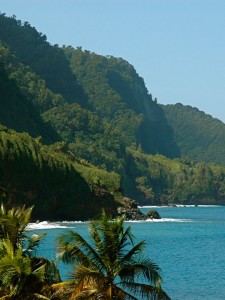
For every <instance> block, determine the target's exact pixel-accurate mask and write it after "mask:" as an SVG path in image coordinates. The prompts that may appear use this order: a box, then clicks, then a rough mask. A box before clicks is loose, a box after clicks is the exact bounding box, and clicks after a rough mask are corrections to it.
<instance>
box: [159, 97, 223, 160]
mask: <svg viewBox="0 0 225 300" xmlns="http://www.w3.org/2000/svg"><path fill="white" fill-rule="evenodd" d="M162 108H163V110H164V112H165V116H166V118H167V120H168V123H169V124H170V125H171V127H172V128H173V131H174V139H175V141H176V143H177V145H178V147H179V150H180V153H181V156H183V157H186V158H188V159H190V160H194V161H205V162H215V163H218V164H223V165H224V164H225V124H224V123H223V122H221V121H220V120H218V119H215V118H213V117H212V116H210V115H207V114H205V113H204V112H203V111H200V110H199V109H197V108H194V107H191V106H184V105H182V104H180V103H178V104H176V105H165V106H162Z"/></svg>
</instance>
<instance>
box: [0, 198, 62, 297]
mask: <svg viewBox="0 0 225 300" xmlns="http://www.w3.org/2000/svg"><path fill="white" fill-rule="evenodd" d="M32 210H33V207H30V208H27V209H26V208H25V206H22V207H18V208H14V207H13V208H11V209H6V208H5V206H4V205H3V204H2V205H1V207H0V286H1V288H0V295H1V296H2V298H0V300H1V299H49V298H48V297H45V296H44V295H43V293H42V290H43V289H44V287H48V286H49V285H51V284H52V283H55V282H59V281H60V280H61V279H60V276H59V271H58V269H57V267H56V264H55V262H54V261H50V260H47V259H46V258H43V257H35V256H34V254H35V251H36V249H37V247H38V246H39V243H40V240H41V238H42V237H43V236H44V235H45V233H44V234H41V235H36V234H33V235H32V236H30V235H27V232H26V227H27V225H28V224H29V222H30V221H31V213H32ZM46 290H48V288H46Z"/></svg>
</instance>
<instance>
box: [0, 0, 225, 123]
mask: <svg viewBox="0 0 225 300" xmlns="http://www.w3.org/2000/svg"><path fill="white" fill-rule="evenodd" d="M0 10H1V12H2V13H3V12H4V13H6V15H8V16H12V15H16V17H17V18H18V19H20V20H22V21H28V22H29V23H30V24H31V25H32V26H34V27H36V29H37V30H38V31H39V32H42V33H44V34H46V35H47V38H48V41H49V42H50V43H51V44H59V45H63V44H65V45H72V46H74V47H77V46H82V48H83V49H87V50H90V51H92V52H96V53H98V54H103V55H113V56H117V57H122V58H124V59H126V60H127V61H129V62H130V63H131V64H132V65H134V67H135V69H136V70H137V72H138V74H139V75H140V76H141V77H143V78H144V80H145V83H146V86H147V88H148V90H149V92H150V93H152V95H153V97H156V98H158V102H159V103H163V104H172V103H177V102H181V103H183V104H189V105H191V106H195V107H198V108H199V109H200V110H203V111H205V112H206V113H208V114H210V115H212V116H213V117H217V118H218V119H221V120H223V121H224V122H225V105H224V103H225V0H0Z"/></svg>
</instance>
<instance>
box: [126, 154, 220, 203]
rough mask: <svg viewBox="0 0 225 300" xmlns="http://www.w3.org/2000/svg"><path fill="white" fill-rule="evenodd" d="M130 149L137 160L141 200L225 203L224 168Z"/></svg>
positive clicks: (138, 196)
mask: <svg viewBox="0 0 225 300" xmlns="http://www.w3.org/2000/svg"><path fill="white" fill-rule="evenodd" d="M128 151H129V152H130V153H131V155H132V157H133V158H134V162H135V164H134V166H133V170H135V173H134V174H135V175H134V176H135V178H136V185H137V191H136V195H137V196H136V197H137V198H139V199H142V202H144V201H146V200H145V199H148V201H149V200H150V201H151V202H152V203H157V202H158V204H160V203H165V204H167V203H183V204H185V203H186V204H201V203H202V204H205V203H211V204H213V203H214V204H215V203H218V204H219V203H220V204H221V203H223V199H224V195H225V194H224V178H225V177H224V175H225V167H222V166H217V165H215V164H206V163H203V162H201V163H193V162H192V163H190V162H189V161H187V160H183V159H173V160H171V159H168V158H166V157H164V156H162V155H155V156H152V155H147V154H145V153H143V152H142V151H140V149H139V150H137V149H134V148H130V149H128ZM141 194H142V197H141Z"/></svg>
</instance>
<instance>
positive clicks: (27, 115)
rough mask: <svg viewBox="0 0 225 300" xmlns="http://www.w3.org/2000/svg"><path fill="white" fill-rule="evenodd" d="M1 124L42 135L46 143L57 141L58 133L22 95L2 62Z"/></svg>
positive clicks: (0, 83)
mask: <svg viewBox="0 0 225 300" xmlns="http://www.w3.org/2000/svg"><path fill="white" fill-rule="evenodd" d="M0 123H1V124H3V125H5V126H7V127H9V128H12V129H15V130H17V131H19V132H29V133H30V134H31V135H32V136H34V137H35V136H39V135H41V136H42V137H43V139H44V140H45V142H48V143H49V142H52V141H54V139H56V133H55V131H54V130H53V128H52V127H51V126H49V125H48V124H47V123H45V122H44V121H43V119H42V117H41V116H40V114H39V112H38V110H36V108H35V107H34V105H33V104H32V103H31V102H30V101H29V100H28V99H27V98H26V96H25V95H24V94H23V93H22V91H21V90H20V88H19V87H18V85H17V84H16V82H15V81H14V80H13V79H10V78H9V76H8V74H7V72H6V70H5V67H4V65H3V64H2V63H1V62H0Z"/></svg>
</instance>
